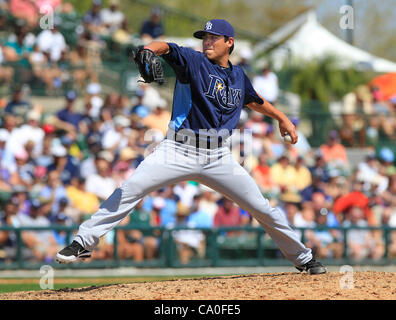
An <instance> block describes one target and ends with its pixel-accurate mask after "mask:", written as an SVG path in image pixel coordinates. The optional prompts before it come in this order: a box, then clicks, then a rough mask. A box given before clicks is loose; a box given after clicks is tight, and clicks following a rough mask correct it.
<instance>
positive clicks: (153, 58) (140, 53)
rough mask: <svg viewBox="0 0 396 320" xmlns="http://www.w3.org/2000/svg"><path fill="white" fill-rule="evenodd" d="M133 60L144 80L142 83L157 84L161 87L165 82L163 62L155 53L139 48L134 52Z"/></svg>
mask: <svg viewBox="0 0 396 320" xmlns="http://www.w3.org/2000/svg"><path fill="white" fill-rule="evenodd" d="M133 60H135V63H136V64H137V66H138V68H139V72H140V75H141V76H142V78H143V79H144V81H142V82H147V83H150V82H157V83H158V84H161V85H162V84H163V83H164V82H165V80H164V70H163V68H162V63H161V60H160V58H159V57H158V56H157V55H156V54H155V53H154V52H153V51H151V50H150V49H147V48H144V47H143V46H139V47H137V48H136V49H135V50H134V51H133Z"/></svg>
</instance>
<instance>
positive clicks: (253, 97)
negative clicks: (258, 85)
mask: <svg viewBox="0 0 396 320" xmlns="http://www.w3.org/2000/svg"><path fill="white" fill-rule="evenodd" d="M243 76H244V78H245V97H244V102H243V104H244V105H245V106H246V105H247V104H249V103H251V102H257V103H259V104H263V103H264V101H263V99H261V98H260V97H259V96H258V94H257V92H256V90H254V88H253V86H252V83H251V82H250V80H249V78H248V77H247V75H246V74H245V73H243Z"/></svg>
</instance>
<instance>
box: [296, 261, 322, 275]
mask: <svg viewBox="0 0 396 320" xmlns="http://www.w3.org/2000/svg"><path fill="white" fill-rule="evenodd" d="M295 267H296V269H297V270H298V271H300V272H303V271H306V272H307V273H308V274H322V273H326V272H327V270H326V268H325V266H323V264H321V263H320V262H319V261H316V260H315V259H312V260H311V261H309V262H307V263H306V264H303V265H302V266H295Z"/></svg>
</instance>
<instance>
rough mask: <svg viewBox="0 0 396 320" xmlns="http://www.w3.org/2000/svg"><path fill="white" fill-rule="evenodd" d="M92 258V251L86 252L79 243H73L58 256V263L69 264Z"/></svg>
mask: <svg viewBox="0 0 396 320" xmlns="http://www.w3.org/2000/svg"><path fill="white" fill-rule="evenodd" d="M90 257H91V251H88V250H85V249H84V248H83V247H82V245H80V244H79V243H78V242H77V241H73V242H72V243H71V245H69V246H67V247H65V248H63V249H62V250H61V251H59V252H58V253H57V254H56V261H58V262H59V263H69V262H75V261H77V260H78V259H87V258H90Z"/></svg>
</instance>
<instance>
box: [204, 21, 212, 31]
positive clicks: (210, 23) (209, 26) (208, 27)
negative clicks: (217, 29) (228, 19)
mask: <svg viewBox="0 0 396 320" xmlns="http://www.w3.org/2000/svg"><path fill="white" fill-rule="evenodd" d="M212 26H213V24H212V22H210V21H208V22H207V23H206V25H205V30H210V29H212Z"/></svg>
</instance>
